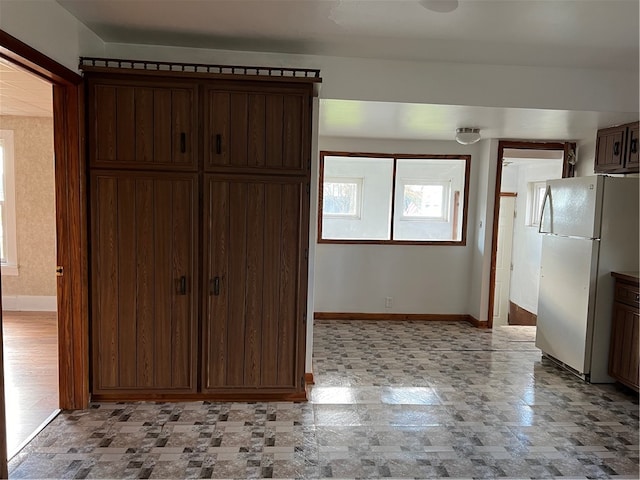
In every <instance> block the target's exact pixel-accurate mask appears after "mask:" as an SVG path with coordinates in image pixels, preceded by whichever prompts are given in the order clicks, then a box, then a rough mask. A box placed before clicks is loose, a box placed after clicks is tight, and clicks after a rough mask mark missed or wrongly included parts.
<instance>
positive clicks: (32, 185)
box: [0, 59, 59, 457]
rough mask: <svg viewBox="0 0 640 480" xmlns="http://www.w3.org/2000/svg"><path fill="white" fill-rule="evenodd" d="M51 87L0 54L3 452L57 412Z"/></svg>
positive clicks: (21, 442)
mask: <svg viewBox="0 0 640 480" xmlns="http://www.w3.org/2000/svg"><path fill="white" fill-rule="evenodd" d="M53 145H54V142H53V98H52V85H51V83H50V82H47V81H45V80H43V79H41V78H39V77H37V76H36V75H34V74H32V73H29V72H28V71H25V70H23V69H21V68H20V67H18V66H17V65H15V64H14V63H12V62H9V61H7V60H4V59H0V173H1V183H0V187H2V188H1V189H0V202H1V203H0V214H1V215H0V258H1V259H2V306H3V315H2V327H3V330H4V335H3V346H4V355H5V362H4V375H5V398H6V416H7V451H8V455H9V457H11V456H13V455H15V454H16V453H17V452H18V451H19V450H20V449H21V447H22V446H23V445H24V444H26V443H27V442H28V440H29V439H30V438H32V437H33V435H35V433H37V431H39V430H40V429H41V428H42V427H43V426H44V425H45V421H48V420H50V419H51V418H53V416H54V414H55V413H56V412H57V411H59V410H58V407H59V392H58V363H59V361H58V342H57V335H58V332H57V323H58V322H57V299H56V278H55V274H54V272H55V266H56V251H55V249H56V212H55V182H54V152H53Z"/></svg>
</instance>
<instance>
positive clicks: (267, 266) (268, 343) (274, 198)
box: [261, 184, 282, 386]
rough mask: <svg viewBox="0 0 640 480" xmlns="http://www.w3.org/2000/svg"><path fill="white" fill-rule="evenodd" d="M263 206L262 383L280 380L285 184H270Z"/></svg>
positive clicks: (267, 384) (268, 384) (267, 186)
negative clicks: (283, 201)
mask: <svg viewBox="0 0 640 480" xmlns="http://www.w3.org/2000/svg"><path fill="white" fill-rule="evenodd" d="M265 189H266V192H265V206H264V219H265V225H264V275H265V278H264V280H263V282H262V292H263V293H262V297H263V299H264V300H263V304H262V382H261V383H262V384H263V385H265V386H271V385H276V384H277V382H278V320H279V318H280V296H279V295H280V280H279V277H280V254H281V248H280V234H281V232H282V188H281V187H280V185H273V184H267V185H266V187H265Z"/></svg>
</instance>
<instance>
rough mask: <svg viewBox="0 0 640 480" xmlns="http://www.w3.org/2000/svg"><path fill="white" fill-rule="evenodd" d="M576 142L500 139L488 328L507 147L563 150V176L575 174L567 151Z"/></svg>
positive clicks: (490, 315)
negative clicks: (504, 157) (503, 161)
mask: <svg viewBox="0 0 640 480" xmlns="http://www.w3.org/2000/svg"><path fill="white" fill-rule="evenodd" d="M575 146H576V144H575V143H571V142H534V141H529V142H527V141H511V140H500V141H499V142H498V156H497V158H496V161H497V162H498V168H497V170H496V187H495V192H494V203H493V232H492V235H491V269H490V272H489V308H488V316H487V326H488V328H493V308H494V298H493V297H494V295H495V289H496V253H497V250H498V216H499V214H500V188H501V187H502V157H503V156H504V150H505V149H506V148H515V149H523V150H563V151H564V159H563V167H562V177H563V178H566V177H571V176H574V175H575V169H574V168H573V167H574V165H569V164H568V163H567V153H568V152H569V150H570V149H572V148H573V151H574V152H575Z"/></svg>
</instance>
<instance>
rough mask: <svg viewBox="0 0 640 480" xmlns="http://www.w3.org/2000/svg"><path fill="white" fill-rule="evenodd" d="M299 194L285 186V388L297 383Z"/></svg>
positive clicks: (281, 341) (281, 362)
mask: <svg viewBox="0 0 640 480" xmlns="http://www.w3.org/2000/svg"><path fill="white" fill-rule="evenodd" d="M300 195H301V192H300V186H299V185H283V187H282V231H281V237H280V252H281V253H280V279H279V280H280V295H279V297H280V318H279V321H278V385H282V386H285V385H290V386H291V385H293V384H294V383H295V376H294V375H295V365H296V361H295V360H296V358H295V342H296V321H297V320H298V318H297V308H296V306H297V302H296V300H297V292H298V289H297V281H296V279H297V272H298V258H299V255H298V246H299V242H298V240H299V224H300V216H299V206H300Z"/></svg>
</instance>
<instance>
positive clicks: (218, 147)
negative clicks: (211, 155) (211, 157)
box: [216, 134, 222, 155]
mask: <svg viewBox="0 0 640 480" xmlns="http://www.w3.org/2000/svg"><path fill="white" fill-rule="evenodd" d="M216 153H217V154H218V155H220V154H221V153H222V135H220V134H217V135H216Z"/></svg>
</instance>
